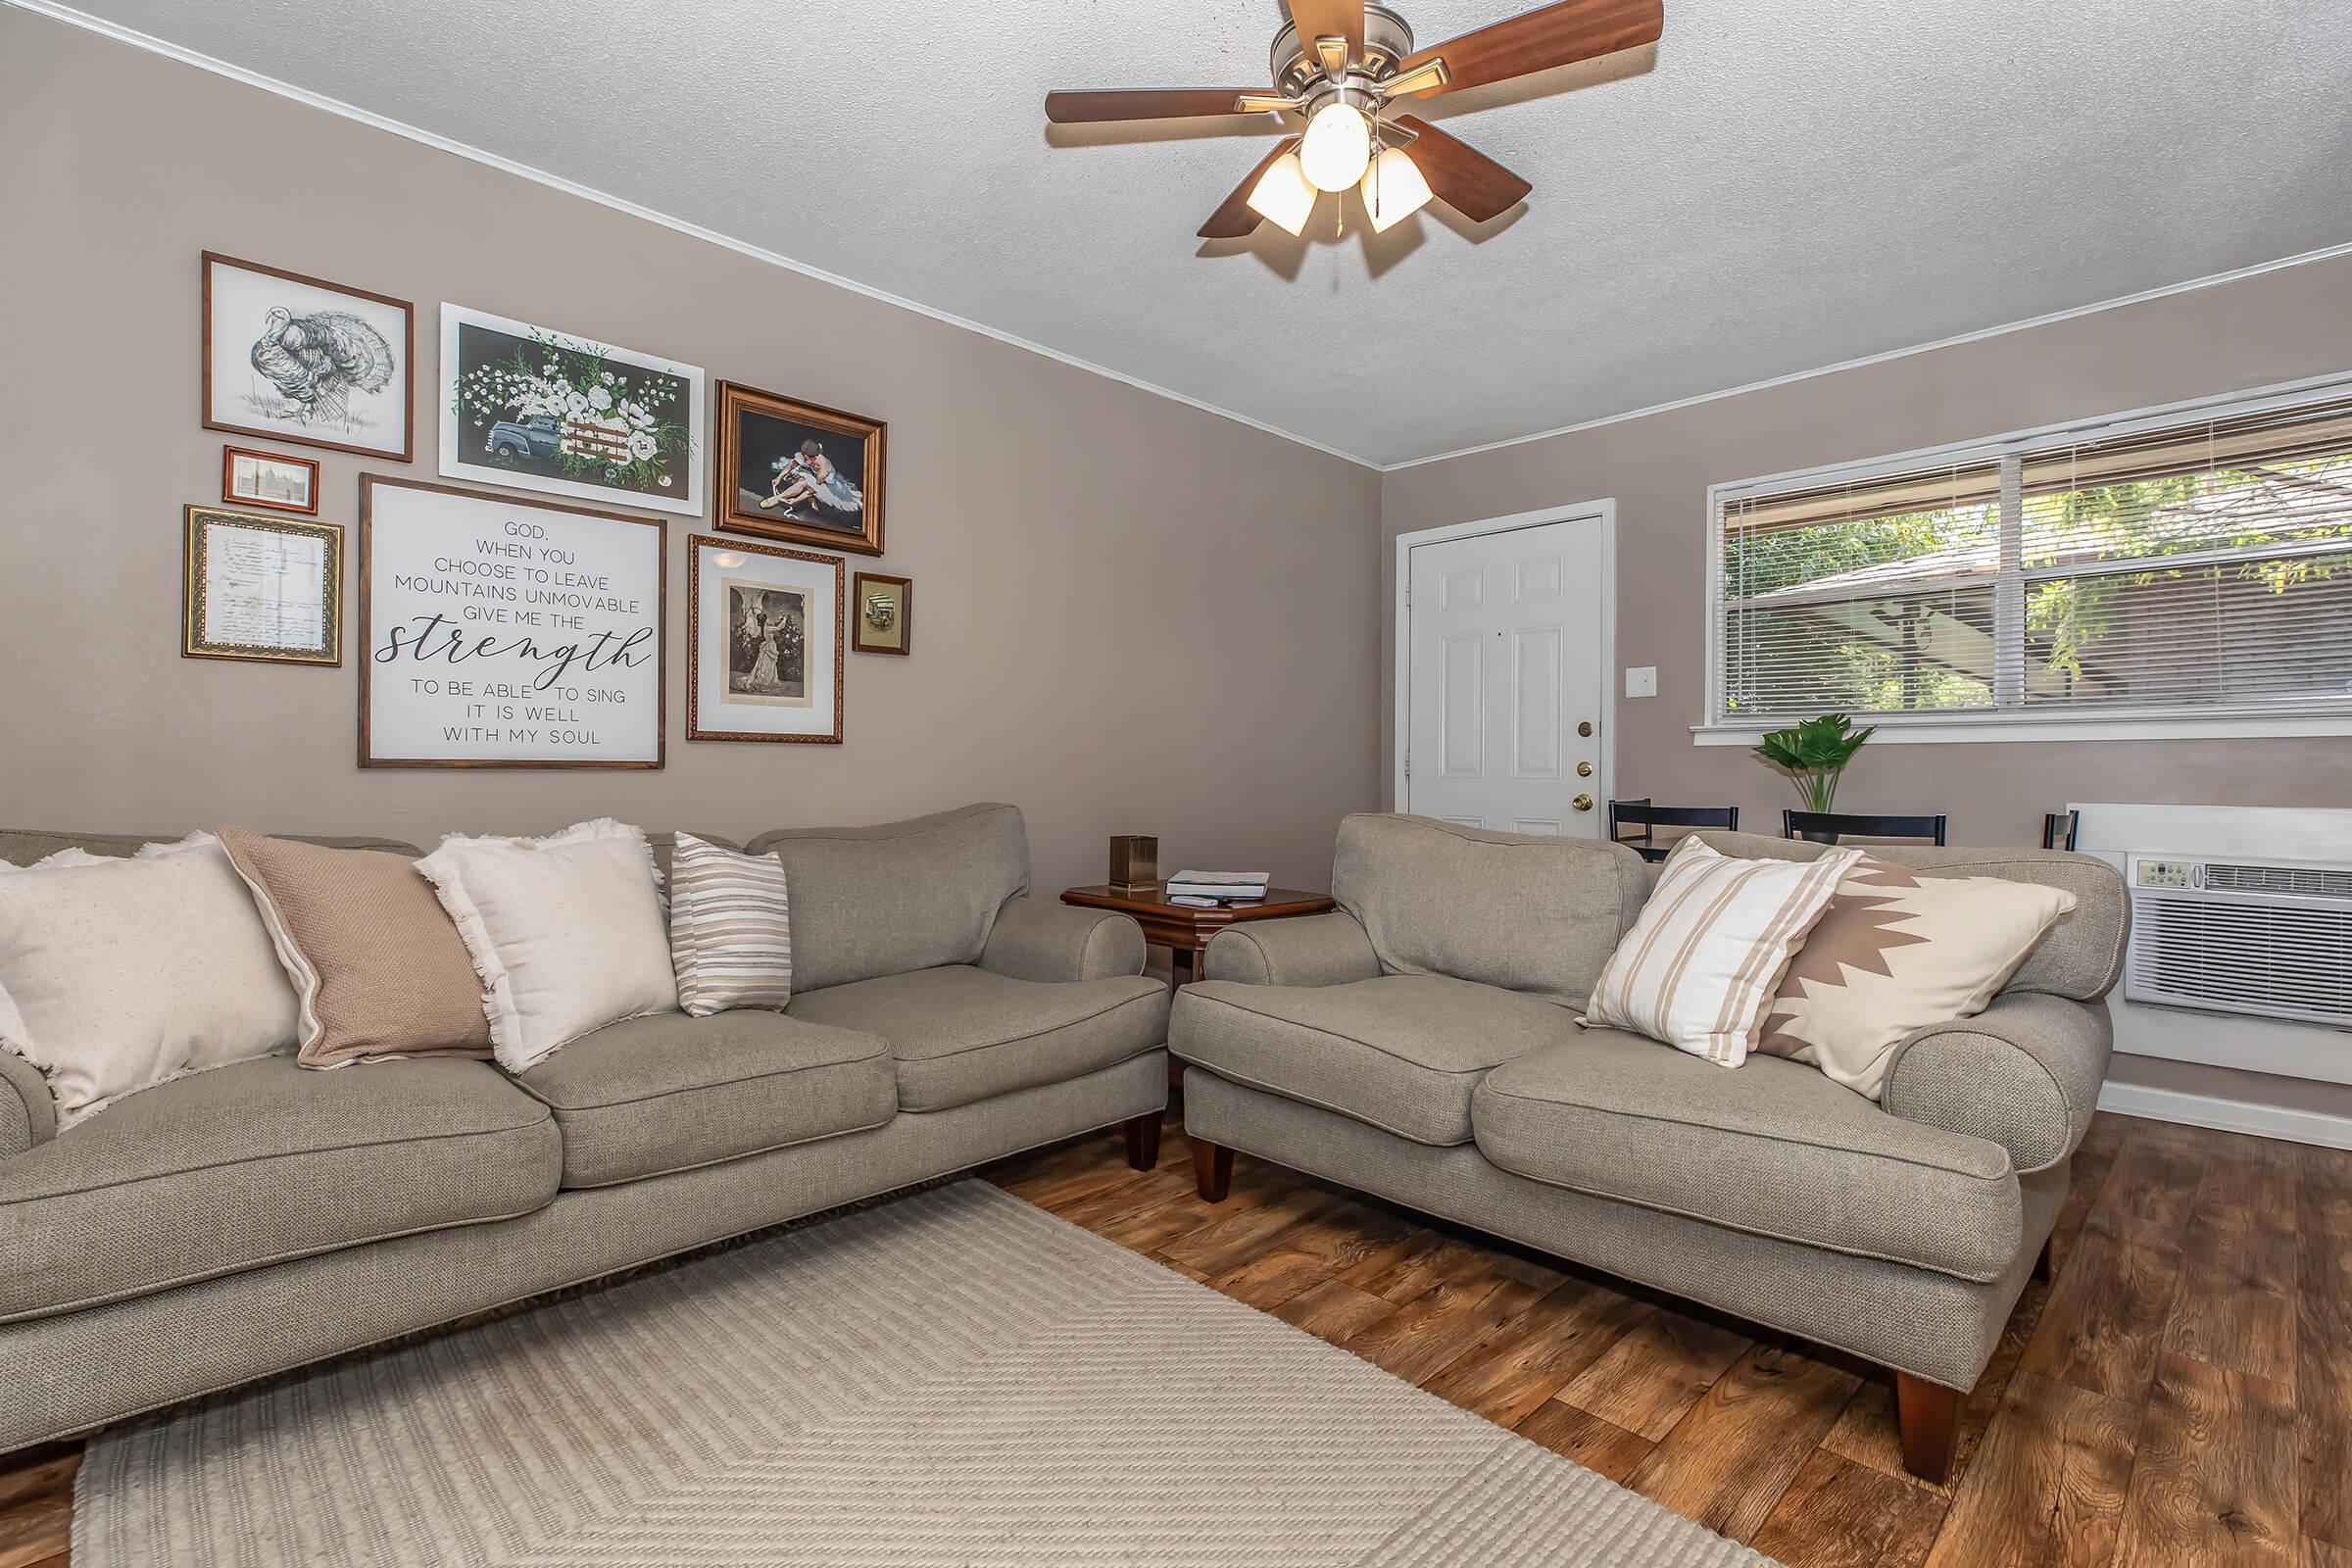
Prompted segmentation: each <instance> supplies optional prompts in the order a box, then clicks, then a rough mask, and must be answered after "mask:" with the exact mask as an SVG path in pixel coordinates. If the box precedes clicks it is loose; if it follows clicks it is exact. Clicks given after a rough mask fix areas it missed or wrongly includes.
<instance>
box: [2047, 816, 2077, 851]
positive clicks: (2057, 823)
mask: <svg viewBox="0 0 2352 1568" xmlns="http://www.w3.org/2000/svg"><path fill="white" fill-rule="evenodd" d="M2081 832H2082V812H2081V811H2044V812H2042V814H2041V847H2042V848H2043V849H2045V850H2071V849H2073V848H2074V847H2075V837H2076V835H2077V834H2079V833H2081Z"/></svg>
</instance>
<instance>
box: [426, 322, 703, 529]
mask: <svg viewBox="0 0 2352 1568" xmlns="http://www.w3.org/2000/svg"><path fill="white" fill-rule="evenodd" d="M440 382H441V471H442V473H443V474H445V475H447V476H448V477H450V478H452V479H472V480H476V481H479V482H481V483H484V484H502V485H513V486H515V487H516V488H517V489H522V490H544V491H546V492H548V493H549V494H551V495H559V496H572V497H576V498H578V499H580V500H584V501H596V502H602V503H605V504H608V505H614V504H616V505H619V506H624V507H648V508H651V509H653V510H654V511H657V512H682V513H685V514H686V515H689V516H701V515H702V512H703V448H702V443H701V442H700V441H699V440H697V439H696V432H697V431H699V430H700V429H701V428H702V424H703V415H704V406H703V405H704V391H703V386H704V381H703V372H702V370H701V368H699V367H696V366H692V365H679V364H677V363H676V362H674V361H671V360H664V359H661V358H658V357H657V356H654V355H651V354H640V353H638V352H636V351H635V350H633V349H616V348H614V347H613V345H612V344H610V343H595V342H591V341H589V340H588V339H586V338H577V337H567V336H565V335H564V333H561V332H554V331H550V330H549V329H547V328H546V327H543V326H532V325H530V324H529V323H528V322H524V321H511V320H509V319H506V318H505V317H503V316H486V315H484V314H483V313H482V312H480V311H469V310H466V309H465V308H464V307H463V306H458V305H451V304H448V303H446V302H444V303H443V305H442V307H441V376H440Z"/></svg>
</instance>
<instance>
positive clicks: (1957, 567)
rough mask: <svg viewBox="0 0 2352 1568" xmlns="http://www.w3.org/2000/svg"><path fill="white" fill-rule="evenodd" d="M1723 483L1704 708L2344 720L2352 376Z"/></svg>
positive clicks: (1950, 717)
mask: <svg viewBox="0 0 2352 1568" xmlns="http://www.w3.org/2000/svg"><path fill="white" fill-rule="evenodd" d="M1717 497H1718V513H1717V521H1718V524H1719V529H1720V532H1719V537H1718V546H1719V548H1720V551H1721V555H1720V557H1719V560H1718V576H1717V579H1716V580H1717V583H1718V592H1717V595H1716V602H1715V606H1714V614H1715V616H1716V619H1717V625H1716V627H1715V648H1716V660H1715V671H1714V679H1715V695H1714V698H1713V704H1712V706H1713V712H1712V714H1711V716H1710V719H1709V722H1710V723H1712V724H1716V725H1740V726H1745V725H1748V724H1757V723H1761V724H1772V723H1779V722H1783V721H1788V720H1794V719H1801V718H1809V717H1811V716H1813V715H1814V714H1817V713H1823V712H1830V711H1843V712H1848V713H1854V714H1858V715H1878V716H1881V717H1883V718H1886V719H1889V720H1894V721H1897V722H1903V721H1916V722H1918V723H1922V724H1932V723H1935V722H1937V721H1938V720H1941V721H1945V722H1961V723H1977V724H1981V723H1984V722H1986V721H1990V722H1995V723H1997V722H1999V721H2001V720H2003V719H2005V718H2010V719H2016V720H2018V721H2020V722H2028V721H2030V722H2035V723H2044V724H2046V723H2047V722H2048V721H2049V720H2051V719H2054V718H2055V719H2064V718H2068V717H2079V718H2083V719H2093V718H2121V717H2131V716H2158V717H2167V718H2179V717H2189V716H2197V715H2210V716H2223V715H2229V716H2242V715H2249V714H2254V715H2259V714H2266V713H2297V714H2308V713H2319V712H2332V711H2342V712H2345V713H2347V714H2352V389H2338V390H2337V391H2336V392H2335V393H2334V394H2333V395H2332V396H2331V397H2330V398H2329V399H2328V400H2327V401H2319V402H2309V401H2306V402H2302V403H2297V404H2291V405H2287V406H2276V405H2263V406H2258V407H2240V408H2238V409H2235V410H2224V411H2214V412H2207V413H2204V414H2201V415H2200V416H2199V417H2195V418H2193V419H2189V418H2180V419H2176V420H2172V421H2159V422H2155V423H2153V424H2151V423H2149V422H2146V421H2140V422H2135V423H2133V424H2131V425H2130V426H2124V425H2110V426H2109V427H2107V428H2105V429H2098V428H2091V429H2083V430H2075V431H2069V432H2064V433H2061V434H2057V435H2051V434H2047V433H2044V434H2040V435H2035V436H2030V437H2022V438H2016V439H2012V440H2007V441H1998V442H1988V443H1985V446H1984V447H1983V448H1982V449H1980V450H1972V451H1968V452H1965V453H1961V454H1957V455H1945V456H1943V457H1942V458H1940V459H1939V460H1938V461H1937V462H1936V464H1935V465H1934V466H1925V465H1923V466H1911V467H1907V468H1904V469H1903V470H1902V471H1895V472H1888V471H1883V470H1882V471H1867V472H1859V473H1857V475H1856V476H1854V477H1849V478H1842V479H1835V480H1833V479H1830V478H1828V477H1826V476H1817V477H1815V478H1812V479H1810V480H1806V479H1798V480H1795V481H1789V480H1782V481H1775V482H1774V483H1773V484H1771V485H1770V486H1769V487H1763V486H1734V487H1730V488H1728V489H1724V490H1719V491H1718V492H1717Z"/></svg>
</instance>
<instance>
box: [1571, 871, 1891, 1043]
mask: <svg viewBox="0 0 2352 1568" xmlns="http://www.w3.org/2000/svg"><path fill="white" fill-rule="evenodd" d="M1860 858H1862V854H1861V852H1860V851H1859V850H1834V851H1832V852H1831V853H1829V854H1827V855H1824V856H1822V857H1821V858H1818V859H1813V860H1739V859H1733V858H1730V857H1728V856H1725V855H1721V854H1719V853H1717V852H1716V850H1715V849H1714V847H1713V846H1711V845H1709V844H1706V843H1704V842H1702V841H1701V840H1699V839H1696V838H1687V839H1685V840H1683V842H1682V843H1681V844H1679V845H1677V846H1676V847H1675V851H1674V853H1673V854H1672V855H1670V856H1668V857H1667V858H1666V863H1665V865H1664V866H1663V867H1661V868H1660V870H1659V872H1658V885H1657V888H1656V889H1655V891H1653V892H1652V893H1651V894H1650V896H1649V902H1648V903H1647V904H1644V905H1643V906H1642V916H1641V918H1640V919H1638V920H1636V921H1635V922H1634V928H1633V929H1632V930H1631V931H1629V932H1627V933H1626V935H1625V940H1624V941H1623V942H1620V943H1619V944H1617V951H1616V952H1615V953H1613V954H1611V955H1609V961H1608V963H1607V964H1605V965H1604V966H1603V967H1602V969H1601V971H1600V978H1599V979H1598V980H1595V981H1594V982H1593V999H1592V1001H1591V1003H1590V1004H1589V1005H1587V1007H1586V1011H1585V1017H1584V1021H1585V1022H1586V1023H1588V1024H1593V1025H1607V1026H1609V1027H1612V1028H1618V1029H1630V1030H1632V1031H1634V1032H1635V1033H1636V1034H1642V1035H1647V1036H1649V1037H1650V1038H1651V1039H1652V1040H1662V1041H1664V1042H1665V1043H1666V1044H1668V1045H1670V1046H1672V1047H1674V1048H1675V1049H1676V1050H1677V1051H1688V1052H1690V1053H1691V1054H1692V1055H1694V1056H1704V1057H1706V1058H1707V1059H1708V1060H1709V1061H1712V1062H1715V1063H1717V1064H1718V1065H1720V1066H1725V1067H1737V1066H1739V1065H1740V1063H1741V1062H1743V1061H1745V1060H1746V1059H1747V1054H1748V1053H1749V1052H1750V1051H1752V1050H1754V1049H1755V1044H1756V1030H1757V1028H1758V1026H1759V1025H1761V1024H1762V1023H1763V1021H1764V1008H1765V1006H1766V1005H1767V1004H1769V1003H1770V1002H1771V1001H1772V998H1773V994H1774V993H1775V992H1777V991H1778V990H1780V988H1781V974H1782V971H1784V970H1786V969H1787V968H1788V967H1789V958H1790V957H1791V956H1794V955H1795V953H1796V951H1797V949H1798V948H1800V947H1802V946H1803V945H1804V940H1805V934H1806V933H1807V932H1809V931H1811V930H1812V929H1813V926H1814V923H1815V922H1816V921H1818V920H1820V918H1821V917H1822V914H1823V912H1824V911H1825V910H1827V909H1828V908H1829V907H1830V900H1831V899H1832V898H1834V897H1835V896H1836V895H1837V892H1838V879H1839V878H1840V877H1842V876H1844V875H1845V873H1846V869H1847V868H1848V867H1849V866H1851V865H1852V864H1853V863H1854V862H1855V861H1856V860H1858V859H1860Z"/></svg>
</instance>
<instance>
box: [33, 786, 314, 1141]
mask: <svg viewBox="0 0 2352 1568" xmlns="http://www.w3.org/2000/svg"><path fill="white" fill-rule="evenodd" d="M294 1030H295V1011H294V991H293V988H292V987H291V986H289V985H287V984H286V976H285V973H284V971H283V970H281V969H280V968H279V967H278V965H277V955H276V953H275V952H274V951H273V950H272V949H271V947H270V933H269V932H268V931H266V930H264V929H263V927H262V920H261V916H260V915H258V914H256V913H255V912H254V907H253V900H252V899H251V898H249V897H248V896H247V895H246V892H245V884H244V883H243V882H241V881H239V880H238V879H237V873H236V871H235V870H234V869H233V868H232V867H231V866H230V865H229V861H228V856H227V854H226V853H225V852H223V851H222V849H221V841H220V840H219V839H217V838H215V837H213V835H211V834H210V833H198V834H194V835H191V836H190V837H188V838H185V839H182V840H180V841H179V842H178V843H176V844H170V845H153V844H151V845H148V846H147V847H146V848H145V849H143V850H141V851H140V853H139V855H138V857H137V858H130V859H117V858H107V857H103V856H91V857H87V858H71V857H68V856H66V855H58V856H52V857H50V858H49V859H47V860H45V861H43V862H41V864H39V865H37V866H30V867H26V868H24V869H22V870H16V871H12V872H10V873H9V874H8V875H7V876H4V877H0V1049H6V1050H8V1051H12V1052H14V1053H16V1054H18V1055H21V1056H23V1057H25V1059H26V1060H27V1061H30V1062H31V1063H32V1064H33V1065H34V1066H35V1067H38V1068H39V1069H40V1070H41V1074H42V1076H43V1077H44V1078H46V1079H47V1080H48V1084H49V1094H50V1097H51V1098H52V1099H53V1100H55V1101H56V1103H57V1124H58V1128H59V1130H60V1131H63V1130H64V1129H65V1128H67V1127H70V1126H72V1125H73V1123H75V1122H77V1121H79V1120H81V1119H82V1118H83V1117H85V1116H87V1115H89V1114H90V1113H91V1112H92V1111H94V1110H98V1109H100V1108H101V1107H103V1106H104V1105H105V1104H106V1103H108V1102H110V1101H112V1100H115V1099H117V1098H119V1097H121V1096H123V1095H127V1094H131V1093H134V1092H135V1091H138V1090H141V1089H151V1088H153V1087H155V1086H156V1085H157V1084H161V1083H168V1082H170V1081H171V1080H172V1079H173V1078H179V1077H184V1076H185V1075H186V1074H188V1073H192V1072H201V1071H203V1070H204V1069H206V1068H208V1067H223V1066H226V1065H228V1064H229V1063H230V1062H232V1061H244V1060H247V1059H249V1058H251V1057H254V1056H267V1055H270V1054H272V1053H274V1052H280V1051H286V1050H289V1049H291V1048H292V1047H293V1045H294Z"/></svg>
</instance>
